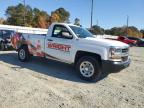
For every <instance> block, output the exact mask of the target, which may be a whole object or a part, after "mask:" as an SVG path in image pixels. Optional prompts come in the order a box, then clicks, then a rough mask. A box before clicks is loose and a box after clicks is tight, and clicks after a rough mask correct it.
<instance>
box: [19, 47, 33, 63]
mask: <svg viewBox="0 0 144 108" xmlns="http://www.w3.org/2000/svg"><path fill="white" fill-rule="evenodd" d="M22 55H23V56H22ZM18 59H19V60H20V61H21V62H27V61H29V60H30V53H29V51H28V47H27V46H22V47H21V48H20V49H19V50H18Z"/></svg>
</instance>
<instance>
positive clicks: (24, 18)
mask: <svg viewBox="0 0 144 108" xmlns="http://www.w3.org/2000/svg"><path fill="white" fill-rule="evenodd" d="M23 4H24V16H23V24H24V26H26V23H25V21H26V3H25V0H23Z"/></svg>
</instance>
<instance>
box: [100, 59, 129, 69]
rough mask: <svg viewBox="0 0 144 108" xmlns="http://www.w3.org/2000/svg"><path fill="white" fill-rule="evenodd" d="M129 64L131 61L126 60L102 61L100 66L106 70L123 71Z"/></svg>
mask: <svg viewBox="0 0 144 108" xmlns="http://www.w3.org/2000/svg"><path fill="white" fill-rule="evenodd" d="M130 63H131V59H130V58H128V59H127V61H121V62H118V61H110V60H103V61H102V65H103V68H105V67H107V68H114V69H124V68H126V67H128V66H129V65H130Z"/></svg>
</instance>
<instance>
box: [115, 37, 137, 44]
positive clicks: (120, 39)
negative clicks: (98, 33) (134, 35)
mask: <svg viewBox="0 0 144 108" xmlns="http://www.w3.org/2000/svg"><path fill="white" fill-rule="evenodd" d="M117 40H118V41H121V42H124V43H126V44H129V45H130V46H136V43H137V41H136V40H132V39H129V38H127V37H126V36H119V37H118V39H117Z"/></svg>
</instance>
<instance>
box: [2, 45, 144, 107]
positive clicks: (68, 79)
mask: <svg viewBox="0 0 144 108" xmlns="http://www.w3.org/2000/svg"><path fill="white" fill-rule="evenodd" d="M130 55H131V58H132V63H131V65H130V67H128V68H126V69H124V70H121V71H120V72H115V73H109V72H107V74H106V75H103V76H104V77H102V78H101V80H100V81H98V82H95V83H88V82H85V81H83V80H80V79H79V77H78V76H77V74H76V72H75V70H74V69H73V67H72V66H70V65H67V64H63V63H60V62H56V61H51V60H43V59H41V58H33V59H32V60H31V61H30V62H29V63H21V62H19V60H18V59H17V55H16V52H15V51H4V52H2V51H1V52H0V108H144V48H136V47H133V48H131V50H130ZM105 71H107V70H105Z"/></svg>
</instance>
